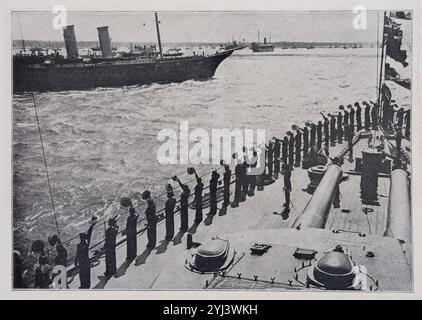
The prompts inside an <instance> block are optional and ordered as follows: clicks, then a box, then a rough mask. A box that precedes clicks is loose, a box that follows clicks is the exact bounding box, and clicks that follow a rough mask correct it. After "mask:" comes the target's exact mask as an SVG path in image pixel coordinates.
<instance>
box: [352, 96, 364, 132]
mask: <svg viewBox="0 0 422 320" xmlns="http://www.w3.org/2000/svg"><path fill="white" fill-rule="evenodd" d="M354 106H355V107H356V129H357V130H358V131H360V130H362V108H361V107H360V104H359V102H355V104H354Z"/></svg>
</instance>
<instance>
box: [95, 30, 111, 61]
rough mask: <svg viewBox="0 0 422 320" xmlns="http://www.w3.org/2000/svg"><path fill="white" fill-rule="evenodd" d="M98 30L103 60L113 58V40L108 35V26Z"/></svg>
mask: <svg viewBox="0 0 422 320" xmlns="http://www.w3.org/2000/svg"><path fill="white" fill-rule="evenodd" d="M97 29H98V38H99V40H100V47H101V52H102V55H103V58H106V59H107V58H111V57H112V55H113V53H112V51H111V39H110V36H109V34H108V26H105V27H98V28H97Z"/></svg>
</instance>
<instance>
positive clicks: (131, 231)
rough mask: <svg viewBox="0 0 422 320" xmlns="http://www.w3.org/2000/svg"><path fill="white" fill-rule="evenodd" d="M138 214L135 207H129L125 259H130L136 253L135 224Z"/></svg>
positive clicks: (134, 256)
mask: <svg viewBox="0 0 422 320" xmlns="http://www.w3.org/2000/svg"><path fill="white" fill-rule="evenodd" d="M138 217H139V214H137V213H136V211H135V208H133V207H130V208H129V216H128V217H127V220H126V261H132V260H133V259H135V258H136V254H137V237H136V235H137V230H136V229H137V228H136V227H137V225H138Z"/></svg>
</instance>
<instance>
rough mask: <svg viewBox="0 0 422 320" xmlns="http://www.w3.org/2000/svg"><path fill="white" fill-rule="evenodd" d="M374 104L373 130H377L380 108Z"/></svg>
mask: <svg viewBox="0 0 422 320" xmlns="http://www.w3.org/2000/svg"><path fill="white" fill-rule="evenodd" d="M371 103H372V109H371V119H372V129H373V130H376V129H377V127H378V106H377V105H376V104H375V103H373V102H371Z"/></svg>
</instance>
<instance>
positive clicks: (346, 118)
mask: <svg viewBox="0 0 422 320" xmlns="http://www.w3.org/2000/svg"><path fill="white" fill-rule="evenodd" d="M339 109H340V110H343V112H344V115H343V126H344V127H346V126H348V125H349V123H350V122H349V120H350V119H349V111H347V110H346V109H345V108H344V106H343V105H340V106H339Z"/></svg>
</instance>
